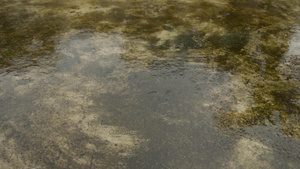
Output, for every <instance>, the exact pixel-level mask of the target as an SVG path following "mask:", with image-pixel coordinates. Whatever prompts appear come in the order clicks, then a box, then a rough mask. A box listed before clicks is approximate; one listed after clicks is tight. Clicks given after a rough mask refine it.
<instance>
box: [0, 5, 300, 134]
mask: <svg viewBox="0 0 300 169" xmlns="http://www.w3.org/2000/svg"><path fill="white" fill-rule="evenodd" d="M79 2H80V3H79ZM224 2H226V3H225V5H222V6H218V5H216V4H214V3H213V2H211V3H210V1H200V2H199V1H189V2H184V1H171V0H170V1H161V2H160V1H151V2H146V1H106V0H105V1H100V0H90V1H88V2H83V1H82V2H81V1H78V2H77V1H76V2H74V4H72V3H69V2H62V1H47V2H44V3H34V2H31V1H30V3H29V2H28V3H27V2H24V4H23V5H24V6H25V7H26V8H21V7H20V6H19V7H18V8H15V9H13V8H12V7H9V5H8V4H10V3H12V2H5V3H4V2H2V3H3V4H1V7H0V66H1V67H5V66H9V65H13V64H14V60H15V59H16V58H25V59H28V60H32V59H33V60H34V59H36V58H39V57H43V56H44V55H51V54H52V53H53V52H54V50H55V45H56V44H55V40H53V36H55V35H59V34H60V33H62V32H65V31H67V30H70V29H85V30H91V31H96V32H103V33H119V34H122V35H123V36H125V37H127V38H129V39H133V40H131V41H130V42H129V43H131V42H132V44H135V43H138V42H139V41H141V42H144V43H145V45H144V46H143V47H145V49H146V50H148V51H149V52H150V53H151V54H153V55H155V56H158V57H166V56H165V54H166V53H178V52H180V53H181V52H185V53H186V54H187V55H189V54H193V55H195V57H194V58H197V57H200V55H198V54H199V53H201V57H203V55H207V56H206V57H207V61H209V62H210V63H211V64H212V65H217V66H218V68H219V70H222V71H228V72H230V73H232V74H233V75H237V76H239V77H241V81H243V82H244V85H245V86H246V88H247V90H248V92H249V93H250V95H251V99H252V101H253V102H252V103H251V108H248V109H247V110H246V111H245V112H235V111H232V112H228V113H224V114H222V115H220V117H219V120H220V123H221V124H222V126H225V127H228V126H235V125H236V126H245V125H250V126H251V125H258V124H264V122H265V121H266V120H269V121H272V119H273V117H272V116H273V112H274V111H279V112H280V113H281V122H282V126H283V130H284V131H286V132H288V133H290V134H291V133H293V135H295V136H297V137H299V135H300V134H299V132H296V131H295V130H294V129H296V128H298V127H299V119H298V120H295V119H294V120H290V119H291V117H294V116H296V117H298V116H299V106H297V105H295V104H294V103H293V100H295V99H297V95H298V94H297V92H295V84H293V83H290V82H289V81H286V80H283V79H282V78H281V76H280V73H279V71H278V70H277V68H278V65H279V63H280V60H281V59H282V56H283V55H284V54H285V52H286V51H287V49H288V41H289V38H288V37H289V36H290V35H291V33H290V31H289V30H290V29H291V28H292V26H293V23H294V22H295V16H294V13H293V11H292V10H290V9H292V7H293V5H295V4H293V3H292V1H289V2H288V1H279V0H276V1H270V0H262V1H256V0H254V1H247V0H241V1H234V0H229V1H224ZM76 3H78V4H76ZM85 5H87V7H85ZM296 5H297V4H296ZM31 7H33V8H35V7H36V9H38V11H39V12H41V14H38V13H37V12H32V11H30V9H31ZM40 8H41V9H42V10H41V9H40ZM81 9H82V11H83V12H82V11H81ZM83 9H84V10H83ZM12 11H17V12H12ZM162 31H167V32H168V33H170V34H172V37H171V36H170V37H167V38H165V39H164V38H163V37H160V36H159V35H160V34H159V33H160V32H162ZM133 41H137V42H133ZM161 41H162V43H159V42H161ZM129 45H130V44H129ZM131 47H132V48H134V46H133V45H131ZM142 52H143V51H142ZM130 55H131V56H132V55H137V56H134V57H132V58H133V59H137V58H138V59H139V60H143V58H142V59H140V58H139V57H142V56H144V55H143V54H141V53H138V52H137V54H135V53H134V52H133V53H130ZM132 58H126V57H123V59H124V60H130V59H132ZM186 60H189V61H191V59H189V58H186ZM196 60H201V58H200V59H192V61H196ZM144 61H145V62H147V64H152V63H153V62H151V61H149V60H147V58H146V59H144ZM297 126H298V127H297Z"/></svg>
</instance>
